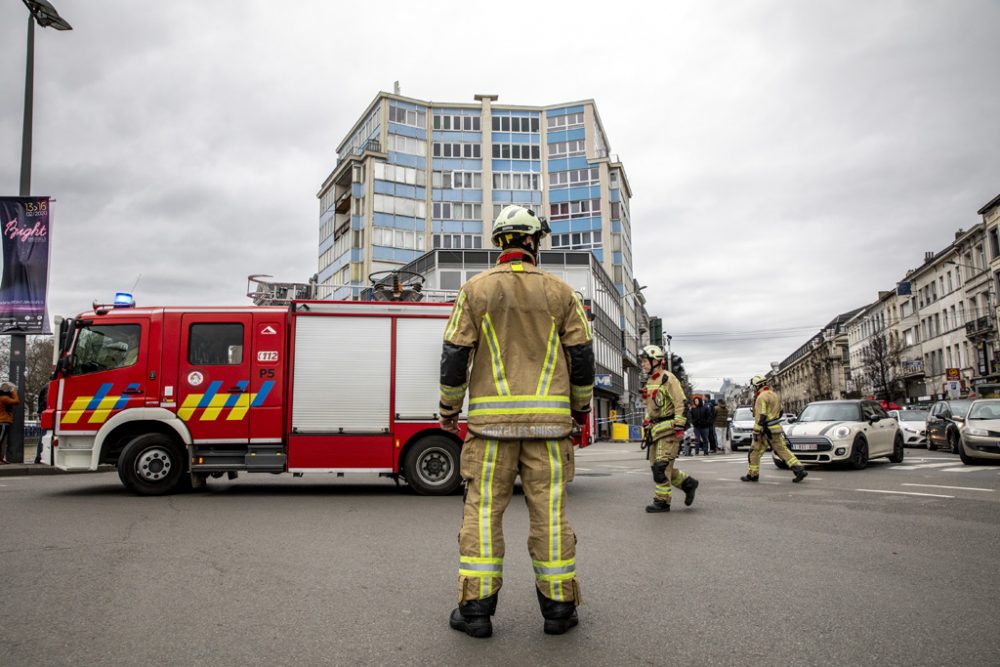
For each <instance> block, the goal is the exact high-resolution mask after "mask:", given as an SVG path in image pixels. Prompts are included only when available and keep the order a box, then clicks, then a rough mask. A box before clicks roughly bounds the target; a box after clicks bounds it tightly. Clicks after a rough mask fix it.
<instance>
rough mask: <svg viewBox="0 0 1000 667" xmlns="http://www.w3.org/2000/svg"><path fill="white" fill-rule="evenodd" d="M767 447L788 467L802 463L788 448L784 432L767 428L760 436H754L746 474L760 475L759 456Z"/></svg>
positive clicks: (751, 475)
mask: <svg viewBox="0 0 1000 667" xmlns="http://www.w3.org/2000/svg"><path fill="white" fill-rule="evenodd" d="M779 428H780V427H779ZM768 447H770V448H771V449H773V450H774V453H775V454H777V455H778V458H779V459H781V460H782V461H784V462H785V463H786V464H787V465H788V467H789V468H794V467H796V466H801V465H802V462H801V461H799V459H798V458H796V456H795V454H792V450H790V449H788V441H787V440H786V439H785V434H784V432H783V431H770V430H767V431H764V433H763V434H762V435H761V437H759V438H754V441H753V444H752V445H751V446H750V453H749V454H748V455H747V456H748V459H749V468H748V470H747V474H748V475H749V476H750V477H759V476H760V457H761V455H762V454H763V453H764V451H765V450H767V449H768Z"/></svg>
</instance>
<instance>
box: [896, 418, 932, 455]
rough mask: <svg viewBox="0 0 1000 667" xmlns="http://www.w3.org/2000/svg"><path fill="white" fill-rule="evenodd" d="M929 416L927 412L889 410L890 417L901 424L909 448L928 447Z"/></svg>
mask: <svg viewBox="0 0 1000 667" xmlns="http://www.w3.org/2000/svg"><path fill="white" fill-rule="evenodd" d="M927 415H928V411H927V410H889V416H890V417H894V418H895V419H896V421H898V422H899V428H900V429H901V430H902V431H903V444H904V445H906V446H907V447H926V446H927Z"/></svg>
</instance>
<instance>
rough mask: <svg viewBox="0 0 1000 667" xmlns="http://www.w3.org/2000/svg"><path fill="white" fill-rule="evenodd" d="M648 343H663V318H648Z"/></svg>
mask: <svg viewBox="0 0 1000 667" xmlns="http://www.w3.org/2000/svg"><path fill="white" fill-rule="evenodd" d="M649 343H650V345H663V320H662V319H660V318H659V317H651V318H649Z"/></svg>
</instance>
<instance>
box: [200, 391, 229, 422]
mask: <svg viewBox="0 0 1000 667" xmlns="http://www.w3.org/2000/svg"><path fill="white" fill-rule="evenodd" d="M228 400H229V395H228V394H216V395H215V396H213V397H212V401H211V402H210V403H209V404H208V407H207V408H205V411H204V412H202V413H201V421H203V422H214V421H215V420H216V419H218V418H219V413H220V412H222V408H224V407H225V405H226V401H228Z"/></svg>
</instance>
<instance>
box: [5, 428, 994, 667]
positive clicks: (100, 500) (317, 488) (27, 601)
mask: <svg viewBox="0 0 1000 667" xmlns="http://www.w3.org/2000/svg"><path fill="white" fill-rule="evenodd" d="M680 466H681V467H682V468H683V469H685V470H687V471H688V472H690V473H692V474H694V475H695V476H696V477H698V478H699V479H700V480H701V482H702V485H701V488H700V489H699V491H698V498H697V500H696V502H695V504H694V505H693V506H692V507H691V508H685V507H683V505H682V504H681V503H680V502H676V503H675V508H674V511H673V512H671V513H669V514H660V515H650V514H646V513H645V512H644V511H643V507H644V506H645V504H646V503H647V502H648V501H649V500H650V499H651V494H652V480H651V477H650V474H649V469H648V467H647V466H646V464H645V462H644V460H643V458H642V454H641V453H640V452H639V451H638V448H637V446H636V445H633V444H629V445H625V444H610V443H601V444H598V445H595V446H593V447H590V448H588V449H586V450H583V451H580V452H579V453H578V457H577V479H576V480H575V481H574V482H573V483H572V484H571V486H570V500H569V504H568V511H569V516H570V519H571V521H572V523H573V526H574V529H575V530H576V533H577V535H578V538H579V545H578V551H577V565H578V572H579V574H580V581H581V585H582V588H583V595H584V601H585V604H584V605H583V606H582V607H581V608H580V618H581V624H580V626H579V627H577V628H576V629H574V630H572V631H571V632H570V633H568V634H567V635H564V636H561V637H549V636H546V635H544V634H543V633H542V622H541V617H540V615H539V613H538V609H537V603H536V601H535V595H534V591H533V581H532V574H531V572H532V570H531V564H530V560H529V558H528V555H527V550H526V547H525V541H526V538H527V511H526V508H525V506H524V504H523V503H522V502H519V500H518V499H517V498H515V500H514V502H513V503H512V504H511V506H510V509H509V510H508V514H507V521H506V523H505V533H506V535H507V559H506V563H505V573H506V579H505V582H504V584H505V585H504V589H503V591H502V592H501V595H500V606H499V610H498V614H497V616H496V617H495V619H494V636H493V638H491V639H488V640H474V639H471V638H469V637H466V636H465V635H464V634H461V633H458V632H455V631H454V630H451V629H450V628H449V627H448V624H447V616H448V613H449V611H450V610H451V608H452V607H453V606H454V604H455V596H456V592H457V585H456V582H455V578H456V569H457V561H458V558H457V545H456V535H457V532H458V527H459V522H460V516H461V498H460V497H458V496H454V497H447V498H423V497H417V496H414V495H412V494H411V493H409V492H408V491H407V490H406V489H405V488H400V489H397V488H396V487H395V486H394V485H393V483H392V482H390V481H386V480H379V479H378V478H375V477H373V476H368V475H364V476H358V477H355V478H353V479H352V478H346V479H336V478H331V477H326V476H322V477H306V478H303V479H293V478H291V477H288V476H272V475H257V476H246V475H244V476H243V477H241V478H240V479H239V480H236V481H232V482H230V481H223V480H212V482H211V483H210V487H209V489H208V490H207V491H205V492H201V493H194V494H186V495H177V496H172V497H165V498H142V497H137V496H133V495H131V494H129V493H128V492H126V491H125V490H124V489H123V488H122V486H121V485H120V483H119V481H118V478H117V475H116V474H115V473H114V472H111V473H96V474H91V475H72V476H37V477H5V478H2V479H0V536H2V548H0V596H2V600H3V603H2V605H0V628H2V632H0V663H2V664H3V665H4V666H13V665H42V664H44V665H74V666H83V665H185V666H189V665H202V664H211V665H247V664H250V665H256V664H268V665H291V664H295V665H318V664H333V665H359V664H370V665H382V664H394V665H409V664H414V665H418V664H426V665H441V664H445V665H458V664H462V665H495V664H503V665H505V666H507V667H510V666H514V665H567V664H572V665H646V664H648V665H666V664H669V665H747V664H751V665H866V664H879V665H907V666H909V665H987V664H989V665H993V664H997V661H998V656H1000V633H998V632H997V621H998V618H997V616H998V613H1000V574H998V570H1000V568H998V557H1000V467H982V468H980V467H964V466H962V465H961V464H960V463H959V462H958V459H957V457H956V456H954V455H952V454H946V453H940V452H930V453H929V452H926V451H925V450H912V449H911V450H907V459H906V460H905V461H904V463H903V464H900V465H892V464H889V463H886V462H873V463H872V465H871V466H870V467H869V468H868V469H867V470H863V471H848V470H827V469H816V468H813V469H811V470H812V473H811V475H810V476H809V478H808V480H807V481H806V482H805V483H803V484H792V482H791V474H790V473H788V472H786V471H779V470H777V469H775V468H774V467H773V466H772V465H771V464H770V463H769V462H768V461H767V460H766V459H765V463H764V464H763V465H762V479H763V481H762V482H761V483H759V484H756V485H751V484H744V483H741V482H739V481H737V478H738V477H739V475H740V474H742V473H743V472H744V470H745V457H744V456H741V455H729V456H726V455H723V456H714V457H708V458H702V457H697V458H682V459H681V460H680Z"/></svg>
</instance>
